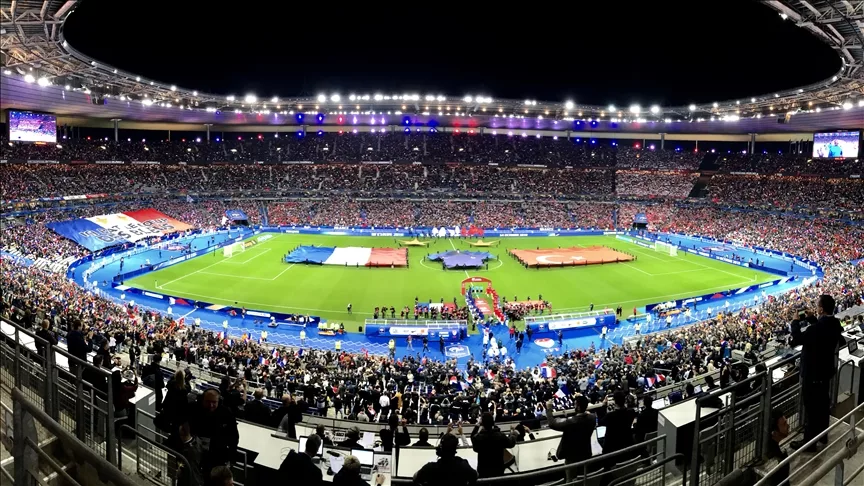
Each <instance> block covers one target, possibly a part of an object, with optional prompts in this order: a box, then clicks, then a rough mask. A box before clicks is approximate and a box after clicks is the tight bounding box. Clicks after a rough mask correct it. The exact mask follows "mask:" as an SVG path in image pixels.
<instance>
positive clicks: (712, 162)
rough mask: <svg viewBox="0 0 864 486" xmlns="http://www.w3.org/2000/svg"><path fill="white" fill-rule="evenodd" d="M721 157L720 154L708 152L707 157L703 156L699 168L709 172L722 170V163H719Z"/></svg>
mask: <svg viewBox="0 0 864 486" xmlns="http://www.w3.org/2000/svg"><path fill="white" fill-rule="evenodd" d="M719 157H720V155H719V154H715V153H711V152H706V153H705V157H703V158H702V162H701V163H700V164H699V170H700V171H708V172H712V171H718V170H720V165H719V164H717V159H718V158H719Z"/></svg>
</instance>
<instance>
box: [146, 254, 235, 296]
mask: <svg viewBox="0 0 864 486" xmlns="http://www.w3.org/2000/svg"><path fill="white" fill-rule="evenodd" d="M224 261H225V260H219V261H218V262H216V263H211V264H210V265H207V266H206V267H204V268H200V269H198V270H195V271H194V272H190V273H187V274H185V275H181V276H179V277H177V278H175V279H174V280H169V281H167V282H165V283H163V284H162V285H157V286H156V288H157V289H164V288H165V286H166V285H168V284H172V283H174V282H176V281H178V280H183V279H184V278H186V277H189V276H191V275H195V274H196V273H201V272H203V271H204V270H207V269H208V268H212V267H215V266H216V265H219V264H220V263H222V262H224Z"/></svg>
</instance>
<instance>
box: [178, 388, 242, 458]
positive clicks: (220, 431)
mask: <svg viewBox="0 0 864 486" xmlns="http://www.w3.org/2000/svg"><path fill="white" fill-rule="evenodd" d="M193 408H194V410H193V411H192V412H190V413H189V415H188V417H189V426H190V430H191V432H192V434H194V435H195V436H196V437H199V438H200V439H201V441H202V445H203V450H204V456H203V457H202V459H201V464H202V470H203V471H204V473H205V474H207V473H208V472H209V471H211V470H212V469H213V468H214V467H216V466H225V465H228V464H230V463H231V461H232V458H233V457H234V453H235V451H236V450H237V443H238V442H239V440H240V437H239V434H238V432H237V420H236V419H235V418H234V415H233V414H232V413H231V411H230V410H229V409H228V408H227V407H226V406H225V405H222V404H220V403H219V391H218V390H216V389H214V388H210V389H208V390H206V391H205V392H204V393H203V394H202V395H201V398H200V400H199V401H198V403H196V404H193Z"/></svg>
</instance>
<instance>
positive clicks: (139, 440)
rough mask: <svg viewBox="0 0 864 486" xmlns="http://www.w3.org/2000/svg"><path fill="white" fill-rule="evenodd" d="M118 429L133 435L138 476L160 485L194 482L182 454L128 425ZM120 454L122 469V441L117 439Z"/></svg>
mask: <svg viewBox="0 0 864 486" xmlns="http://www.w3.org/2000/svg"><path fill="white" fill-rule="evenodd" d="M120 431H121V433H122V432H129V433H131V434H133V435H134V436H135V447H134V452H135V456H134V457H135V468H136V469H135V472H136V473H138V475H139V476H141V477H142V478H145V479H147V480H149V481H150V482H152V483H154V484H157V485H160V486H175V485H177V484H178V483H182V484H194V482H193V481H190V478H189V475H190V474H193V472H192V466H191V465H190V464H189V461H188V460H187V459H186V457H184V456H183V454H181V453H179V452H177V451H175V450H173V449H171V448H169V447H167V446H165V445H163V444H160V443H158V442H157V441H155V440H152V439H150V438H148V437H145V436H144V435H143V434H141V433H139V432H138V431H137V430H135V429H133V428H132V427H130V426H128V425H122V426H120ZM119 445H120V455H119V456H118V460H119V461H120V466H121V469H122V465H123V456H124V450H123V441H122V440H121V441H119Z"/></svg>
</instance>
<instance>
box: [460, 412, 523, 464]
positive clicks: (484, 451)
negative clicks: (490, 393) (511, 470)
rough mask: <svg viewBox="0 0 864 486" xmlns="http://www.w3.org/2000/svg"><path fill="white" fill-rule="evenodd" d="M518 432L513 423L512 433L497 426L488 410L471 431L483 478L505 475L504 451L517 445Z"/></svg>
mask: <svg viewBox="0 0 864 486" xmlns="http://www.w3.org/2000/svg"><path fill="white" fill-rule="evenodd" d="M517 436H518V434H517V433H516V430H515V425H511V429H510V434H509V435H505V434H504V433H503V432H501V430H499V429H498V427H496V426H495V418H494V417H493V416H492V414H491V413H489V412H486V413H484V414H483V416H482V417H481V418H480V424H479V425H478V426H477V427H475V428H474V431H473V432H471V443H472V447H473V449H474V452H476V453H477V473H478V474H479V476H480V477H481V478H494V477H497V476H503V475H504V451H506V450H507V449H511V448H513V447H516V438H517Z"/></svg>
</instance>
